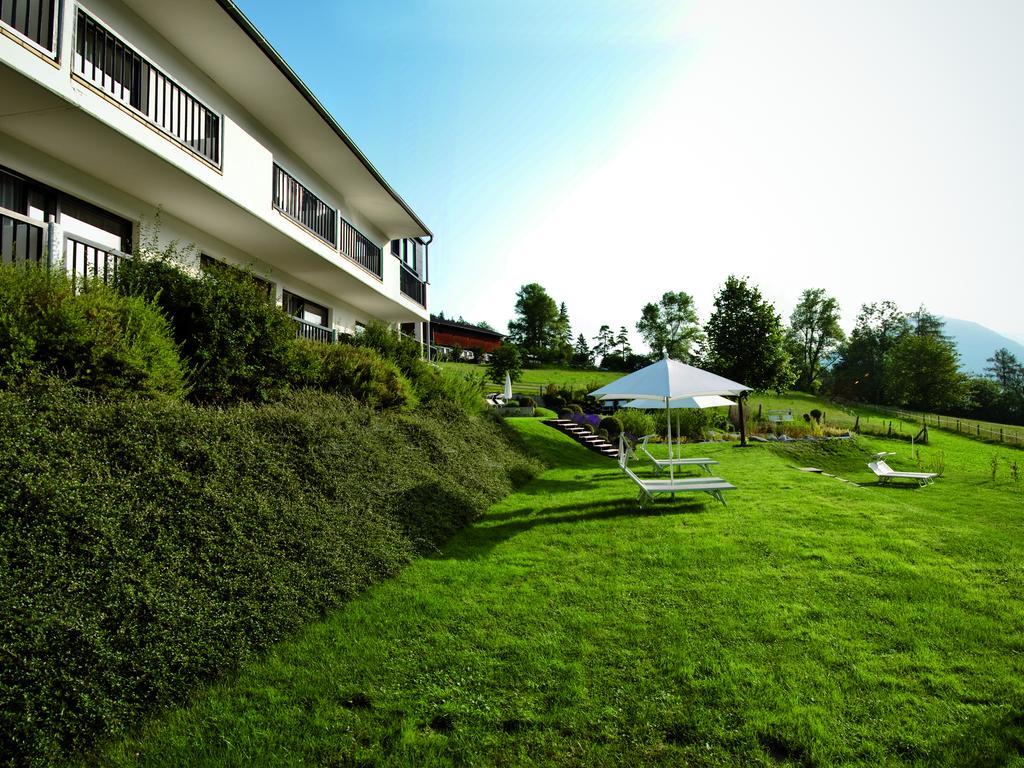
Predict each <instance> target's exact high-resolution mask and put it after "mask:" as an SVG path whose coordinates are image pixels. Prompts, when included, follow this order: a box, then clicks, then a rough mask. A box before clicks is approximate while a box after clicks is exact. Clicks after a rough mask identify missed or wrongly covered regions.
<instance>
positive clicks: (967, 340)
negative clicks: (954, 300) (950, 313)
mask: <svg viewBox="0 0 1024 768" xmlns="http://www.w3.org/2000/svg"><path fill="white" fill-rule="evenodd" d="M942 320H943V322H945V323H946V334H947V335H948V336H950V337H952V338H953V340H954V341H956V346H957V349H958V350H959V351H960V367H961V368H963V369H964V370H965V371H967V372H968V373H975V374H982V373H984V372H985V366H987V365H988V363H986V362H985V361H986V360H987V359H988V358H990V357H992V353H993V352H995V351H996V350H997V349H1001V348H1003V347H1006V348H1007V349H1008V350H1010V352H1012V353H1013V354H1014V355H1016V356H1017V359H1018V360H1024V344H1021V343H1019V342H1017V341H1014V340H1013V339H1011V338H1010V337H1008V336H1003V335H1002V334H1001V333H997V332H996V331H993V330H992V329H991V328H986V327H985V326H984V325H980V324H979V323H975V322H972V321H970V320H959V319H957V318H955V317H944V318H942Z"/></svg>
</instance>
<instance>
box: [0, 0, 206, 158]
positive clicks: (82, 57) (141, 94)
mask: <svg viewBox="0 0 1024 768" xmlns="http://www.w3.org/2000/svg"><path fill="white" fill-rule="evenodd" d="M7 1H8V0H0V2H5V3H6V2H7ZM72 67H73V69H74V72H75V73H76V74H78V75H79V76H80V77H82V78H83V79H84V80H87V81H88V82H90V83H92V84H93V85H94V86H96V87H97V88H99V89H100V90H102V91H103V92H105V93H107V94H108V95H110V96H111V97H113V98H114V99H115V100H117V101H119V102H120V103H122V104H124V105H125V106H127V107H130V108H131V109H132V110H133V111H135V112H137V113H138V114H139V115H141V116H142V117H143V118H145V120H146V121H147V122H149V123H151V124H152V125H154V126H156V127H157V128H159V129H160V130H161V131H162V132H164V133H166V134H167V135H168V136H170V137H171V138H173V139H175V140H176V141H178V142H179V143H181V144H182V145H184V146H185V147H187V148H189V149H190V150H192V151H193V152H195V153H197V154H198V155H201V156H202V157H204V158H206V159H207V160H209V161H210V162H211V163H213V164H214V165H216V166H218V167H219V166H220V158H221V139H220V128H221V120H220V115H218V114H217V113H216V112H214V111H213V110H212V109H210V108H209V107H207V106H206V105H205V104H203V103H202V102H201V101H199V99H197V98H196V97H195V96H193V95H192V94H191V93H189V92H188V91H186V90H185V89H184V88H182V87H181V86H180V85H178V84H177V83H176V82H174V81H173V80H172V79H171V78H170V77H168V76H167V75H166V74H165V73H164V72H162V71H161V70H160V69H158V68H157V67H156V66H155V65H153V64H151V63H150V62H149V61H148V60H147V59H145V58H144V57H143V56H142V55H141V54H140V53H138V52H137V51H136V50H134V49H133V48H132V47H131V46H129V45H128V44H127V43H126V42H124V41H123V40H121V39H120V38H119V37H118V36H117V35H115V34H114V33H113V32H111V31H110V30H109V29H107V28H106V27H104V26H103V25H102V24H100V22H98V21H97V20H96V19H94V18H93V17H92V16H90V15H89V14H87V13H86V12H85V11H83V10H82V9H81V8H79V9H78V16H77V24H76V28H75V60H74V63H73V64H72Z"/></svg>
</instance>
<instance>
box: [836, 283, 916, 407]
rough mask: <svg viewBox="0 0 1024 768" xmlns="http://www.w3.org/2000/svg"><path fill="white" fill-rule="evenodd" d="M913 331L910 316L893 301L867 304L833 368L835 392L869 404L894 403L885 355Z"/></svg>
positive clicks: (862, 308)
mask: <svg viewBox="0 0 1024 768" xmlns="http://www.w3.org/2000/svg"><path fill="white" fill-rule="evenodd" d="M910 332H911V324H910V320H909V319H908V317H907V315H906V314H905V313H904V312H902V311H900V308H899V307H897V306H896V305H895V304H893V303H892V302H891V301H883V302H880V303H875V304H864V305H863V306H862V307H861V309H860V314H859V315H857V323H856V325H855V326H854V329H853V333H851V334H850V337H849V339H848V340H847V342H846V343H845V344H844V345H842V346H841V347H840V350H839V360H838V361H837V363H836V364H835V365H834V366H833V368H832V375H833V379H834V381H833V392H834V393H835V394H839V395H843V396H844V397H848V398H850V399H853V400H859V401H861V402H865V403H882V404H884V403H888V402H890V399H889V396H888V393H887V392H886V389H885V376H884V372H883V366H884V363H885V356H886V355H887V354H888V353H889V350H891V349H892V348H893V347H894V346H896V344H897V343H898V342H899V340H900V339H902V338H903V337H904V336H905V335H906V334H908V333H910Z"/></svg>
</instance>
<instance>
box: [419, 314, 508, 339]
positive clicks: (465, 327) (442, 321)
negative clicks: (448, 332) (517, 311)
mask: <svg viewBox="0 0 1024 768" xmlns="http://www.w3.org/2000/svg"><path fill="white" fill-rule="evenodd" d="M430 325H431V326H432V327H436V326H439V325H442V326H447V327H449V328H457V329H458V330H461V331H472V332H474V333H480V334H483V335H485V336H493V337H494V338H496V339H504V338H505V334H504V333H498V332H497V331H492V330H490V329H489V328H481V327H480V326H478V325H471V324H470V323H460V322H457V321H455V320H448V319H447V318H441V317H438V316H437V315H431V316H430Z"/></svg>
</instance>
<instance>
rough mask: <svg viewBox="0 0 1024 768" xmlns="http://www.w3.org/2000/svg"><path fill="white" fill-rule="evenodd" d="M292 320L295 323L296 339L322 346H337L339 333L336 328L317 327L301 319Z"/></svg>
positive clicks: (294, 318)
mask: <svg viewBox="0 0 1024 768" xmlns="http://www.w3.org/2000/svg"><path fill="white" fill-rule="evenodd" d="M292 320H293V321H294V322H295V337H296V338H299V339H307V340H308V341H318V342H320V343H321V344H336V343H337V341H338V332H337V331H336V330H335V329H334V328H328V327H327V326H324V325H317V324H316V323H311V322H309V321H308V320H303V319H302V318H301V317H293V318H292Z"/></svg>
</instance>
